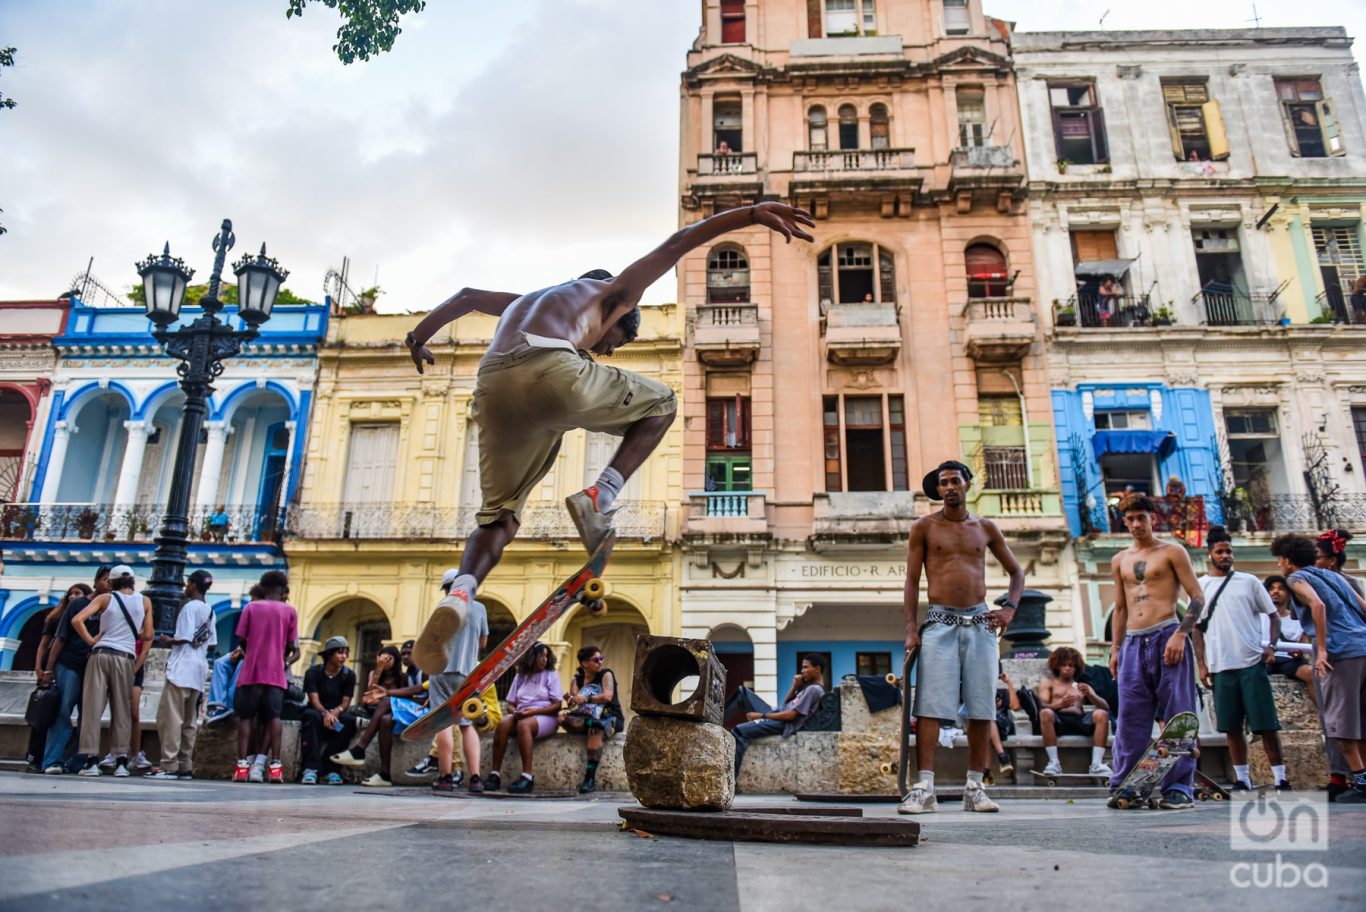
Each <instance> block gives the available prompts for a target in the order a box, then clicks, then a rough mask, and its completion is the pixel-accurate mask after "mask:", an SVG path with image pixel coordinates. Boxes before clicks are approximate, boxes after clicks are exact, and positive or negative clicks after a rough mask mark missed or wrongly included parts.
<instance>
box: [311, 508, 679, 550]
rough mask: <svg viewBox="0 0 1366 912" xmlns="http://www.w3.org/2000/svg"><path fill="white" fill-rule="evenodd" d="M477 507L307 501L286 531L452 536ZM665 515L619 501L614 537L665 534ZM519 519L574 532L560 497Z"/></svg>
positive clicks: (527, 535) (523, 530)
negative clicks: (315, 502)
mask: <svg viewBox="0 0 1366 912" xmlns="http://www.w3.org/2000/svg"><path fill="white" fill-rule="evenodd" d="M478 510H479V508H478V507H475V506H464V507H440V506H436V505H434V504H414V503H366V504H309V505H301V506H297V507H294V508H293V509H291V510H290V512H289V522H288V524H287V526H286V530H285V534H286V536H287V537H289V538H297V539H302V540H317V541H333V540H389V541H450V540H458V539H464V538H466V537H467V536H468V535H469V534H470V532H471V530H473V529H474V528H475V525H476V521H475V514H476V513H477V512H478ZM666 516H667V505H666V504H665V502H664V501H656V500H634V501H621V502H619V506H617V507H616V509H615V510H614V511H613V527H614V528H615V529H616V532H617V537H618V538H622V539H638V540H644V541H650V540H651V539H656V538H662V537H663V536H664V533H665V521H666ZM521 519H522V524H521V527H520V528H519V530H518V532H517V535H518V537H519V538H522V539H547V540H565V541H570V540H574V539H577V538H578V532H577V530H575V528H574V523H573V521H572V520H571V519H570V518H569V513H568V512H567V511H566V510H565V507H564V503H563V502H562V501H558V500H542V501H531V502H529V503H528V504H527V505H526V508H525V509H524V510H523V512H522V516H521Z"/></svg>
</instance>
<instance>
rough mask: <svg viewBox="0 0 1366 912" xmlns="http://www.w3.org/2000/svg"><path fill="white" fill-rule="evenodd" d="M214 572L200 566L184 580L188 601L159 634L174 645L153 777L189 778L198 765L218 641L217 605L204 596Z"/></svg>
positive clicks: (159, 709)
mask: <svg viewBox="0 0 1366 912" xmlns="http://www.w3.org/2000/svg"><path fill="white" fill-rule="evenodd" d="M212 585H213V576H212V575H211V574H210V573H209V572H208V571H207V570H196V571H194V572H193V573H191V574H190V575H189V577H187V578H186V580H185V602H184V604H182V605H181V606H180V614H179V615H178V616H177V617H176V622H175V634H174V635H173V636H169V637H168V636H166V635H164V634H163V635H162V636H160V637H158V638H157V645H158V646H162V647H166V646H169V647H170V648H171V654H170V656H169V657H168V658H167V660H166V683H165V686H164V687H163V688H162V691H161V700H159V701H158V702H157V739H158V740H159V741H160V742H161V766H160V767H159V768H158V769H156V770H154V771H152V772H149V773H147V776H148V777H149V778H152V779H189V778H192V771H193V769H194V742H195V739H196V737H197V736H198V734H199V724H198V723H199V698H200V697H201V696H202V695H203V693H204V679H205V678H207V677H208V675H209V662H208V658H207V656H208V652H209V647H210V646H214V645H217V643H218V634H217V631H216V630H215V628H214V616H213V609H212V608H210V607H209V603H208V602H206V601H204V596H205V595H207V594H208V592H209V587H210V586H212Z"/></svg>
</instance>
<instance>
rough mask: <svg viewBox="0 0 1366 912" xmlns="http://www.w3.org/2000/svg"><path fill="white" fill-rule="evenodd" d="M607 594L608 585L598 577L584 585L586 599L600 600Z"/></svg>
mask: <svg viewBox="0 0 1366 912" xmlns="http://www.w3.org/2000/svg"><path fill="white" fill-rule="evenodd" d="M606 594H607V584H606V583H604V582H603V581H602V580H600V579H598V578H597V577H596V576H595V577H593V578H592V579H591V580H589V581H588V582H586V583H584V584H583V595H584V598H589V599H600V598H602V597H603V596H604V595H606Z"/></svg>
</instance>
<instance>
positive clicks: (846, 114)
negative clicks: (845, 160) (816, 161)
mask: <svg viewBox="0 0 1366 912" xmlns="http://www.w3.org/2000/svg"><path fill="white" fill-rule="evenodd" d="M840 148H841V149H857V148H858V110H857V109H855V108H854V106H853V105H840Z"/></svg>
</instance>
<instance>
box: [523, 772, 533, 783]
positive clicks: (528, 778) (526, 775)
mask: <svg viewBox="0 0 1366 912" xmlns="http://www.w3.org/2000/svg"><path fill="white" fill-rule="evenodd" d="M522 778H523V779H525V780H526V781H527V782H534V781H535V779H536V777H535V776H533V775H531V774H530V773H522Z"/></svg>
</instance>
